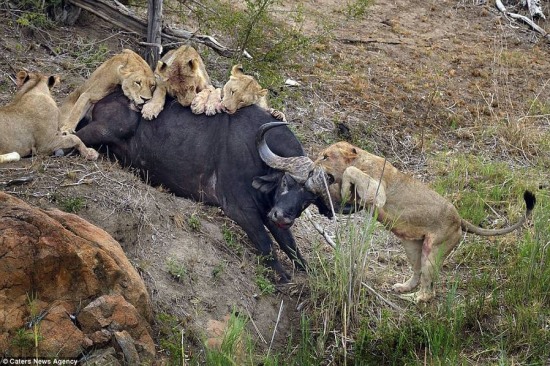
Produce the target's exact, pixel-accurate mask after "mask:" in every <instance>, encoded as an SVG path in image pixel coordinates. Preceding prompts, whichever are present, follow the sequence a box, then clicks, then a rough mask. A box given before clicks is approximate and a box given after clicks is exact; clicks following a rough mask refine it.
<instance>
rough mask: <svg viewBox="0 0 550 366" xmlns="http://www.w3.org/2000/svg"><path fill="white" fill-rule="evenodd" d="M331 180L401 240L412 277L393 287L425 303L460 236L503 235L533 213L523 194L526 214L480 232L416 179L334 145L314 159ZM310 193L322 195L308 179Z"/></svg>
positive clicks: (376, 159) (528, 194)
mask: <svg viewBox="0 0 550 366" xmlns="http://www.w3.org/2000/svg"><path fill="white" fill-rule="evenodd" d="M315 165H316V166H317V167H321V168H322V169H323V170H324V171H325V173H326V174H327V175H328V178H329V181H334V183H337V184H340V185H341V192H340V194H341V196H342V197H352V199H353V201H355V203H356V204H358V205H359V206H363V207H364V206H375V207H377V208H378V216H377V219H378V221H379V222H381V223H382V224H384V225H385V226H386V228H387V229H389V230H391V231H392V232H393V233H394V234H395V235H396V236H397V237H398V238H400V239H401V241H402V244H403V246H404V247H405V253H406V255H407V258H408V260H409V262H410V264H411V266H412V269H413V275H412V277H411V278H410V279H409V280H408V281H406V282H404V283H397V284H395V285H394V286H393V289H394V290H395V291H396V292H400V293H402V292H409V291H411V290H413V289H414V288H416V287H417V286H418V285H419V284H420V290H419V291H418V292H416V293H414V294H411V295H408V296H407V297H410V298H412V299H413V300H414V301H416V302H418V301H427V300H430V299H431V298H432V297H433V296H434V276H435V275H436V274H437V272H438V270H439V268H440V267H441V264H442V262H443V260H444V259H445V258H446V257H447V255H448V254H449V253H450V252H451V250H452V249H453V248H455V247H456V246H457V244H458V243H459V242H460V239H461V238H462V232H463V231H465V232H468V233H474V234H477V235H485V236H492V235H503V234H507V233H510V232H512V231H514V230H516V229H519V228H520V227H521V226H522V225H523V223H524V222H525V221H526V219H527V218H528V217H529V216H530V215H531V211H532V210H533V207H534V205H535V202H536V199H535V196H534V195H533V194H532V193H531V192H529V191H526V192H525V193H524V196H523V197H524V200H525V203H526V206H527V210H526V212H525V216H523V217H522V218H521V219H520V220H518V221H517V222H516V223H515V224H513V225H511V226H508V227H506V228H502V229H496V230H489V229H482V228H479V227H477V226H474V225H473V224H471V223H469V222H468V221H466V220H464V219H462V218H461V217H460V216H459V214H458V211H457V210H456V208H455V207H454V206H453V204H452V203H451V202H449V201H447V200H446V199H445V198H443V197H442V196H440V195H439V194H438V193H436V192H435V191H433V190H432V189H430V188H428V187H427V186H426V185H424V184H423V183H421V182H420V181H418V180H416V179H414V178H413V177H410V176H408V175H405V174H404V173H402V172H400V171H399V170H397V169H396V168H395V167H394V166H393V165H392V164H390V163H389V162H387V161H386V159H384V158H381V157H379V156H376V155H373V154H370V153H368V152H367V151H364V150H361V149H360V148H358V147H355V146H353V145H351V144H349V143H347V142H338V143H336V144H333V145H331V146H329V147H328V148H326V149H325V150H323V151H322V152H321V153H320V154H319V158H318V159H317V160H316V161H315ZM306 186H307V187H308V189H310V190H312V191H315V192H320V189H322V187H319V186H316V183H315V182H313V183H312V181H308V182H306Z"/></svg>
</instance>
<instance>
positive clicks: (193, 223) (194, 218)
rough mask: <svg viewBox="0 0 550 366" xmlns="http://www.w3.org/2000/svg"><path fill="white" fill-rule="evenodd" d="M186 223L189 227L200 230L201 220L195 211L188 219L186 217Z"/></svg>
mask: <svg viewBox="0 0 550 366" xmlns="http://www.w3.org/2000/svg"><path fill="white" fill-rule="evenodd" d="M187 225H189V228H190V229H191V230H193V231H200V229H201V220H200V218H199V216H198V215H197V214H196V213H192V214H191V216H189V219H187Z"/></svg>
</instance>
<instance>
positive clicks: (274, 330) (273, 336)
mask: <svg viewBox="0 0 550 366" xmlns="http://www.w3.org/2000/svg"><path fill="white" fill-rule="evenodd" d="M282 312H283V300H281V306H280V307H279V314H278V315H277V322H276V323H275V329H273V335H272V336H271V343H269V348H268V350H267V357H269V353H270V352H271V346H272V345H273V340H274V339H275V333H276V332H277V326H278V325H279V320H281V313H282Z"/></svg>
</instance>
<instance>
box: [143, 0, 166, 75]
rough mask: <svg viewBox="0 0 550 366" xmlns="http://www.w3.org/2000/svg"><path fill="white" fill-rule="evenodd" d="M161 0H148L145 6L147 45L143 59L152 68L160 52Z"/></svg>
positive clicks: (155, 64)
mask: <svg viewBox="0 0 550 366" xmlns="http://www.w3.org/2000/svg"><path fill="white" fill-rule="evenodd" d="M162 1H163V0H149V1H148V8H147V43H148V44H147V47H146V49H145V61H147V63H148V64H149V66H151V68H152V69H154V68H155V67H156V66H157V61H158V60H159V58H160V54H161V53H162Z"/></svg>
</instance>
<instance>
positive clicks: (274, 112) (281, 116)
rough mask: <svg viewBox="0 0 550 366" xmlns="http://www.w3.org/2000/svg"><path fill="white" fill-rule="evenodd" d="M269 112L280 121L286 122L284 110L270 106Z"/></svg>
mask: <svg viewBox="0 0 550 366" xmlns="http://www.w3.org/2000/svg"><path fill="white" fill-rule="evenodd" d="M269 113H271V115H272V116H273V117H275V118H277V119H278V120H279V121H283V122H286V116H285V114H284V113H283V112H281V111H278V110H276V109H273V108H270V109H269Z"/></svg>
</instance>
